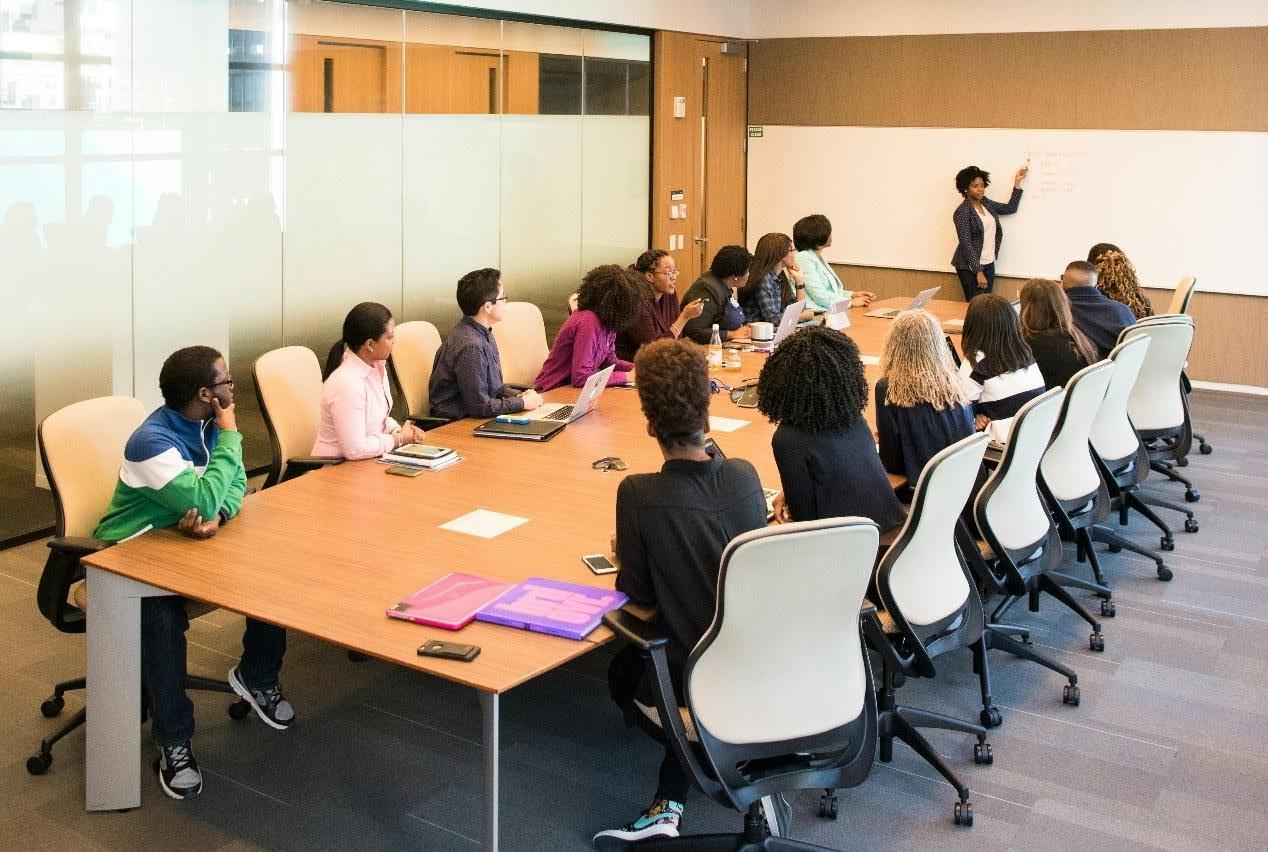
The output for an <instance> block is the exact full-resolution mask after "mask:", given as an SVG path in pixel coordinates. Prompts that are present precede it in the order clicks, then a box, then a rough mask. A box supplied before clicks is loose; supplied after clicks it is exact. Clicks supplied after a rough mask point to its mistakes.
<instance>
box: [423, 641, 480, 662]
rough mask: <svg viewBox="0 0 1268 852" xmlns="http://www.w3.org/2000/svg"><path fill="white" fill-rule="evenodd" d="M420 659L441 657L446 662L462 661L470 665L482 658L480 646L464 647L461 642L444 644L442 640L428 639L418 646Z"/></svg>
mask: <svg viewBox="0 0 1268 852" xmlns="http://www.w3.org/2000/svg"><path fill="white" fill-rule="evenodd" d="M418 656H420V657H440V658H441V659H444V660H460V661H462V662H464V663H469V662H471V661H472V660H474V659H475V658H476V657H478V656H480V646H479V645H464V644H462V643H460V642H444V641H442V640H440V639H428V640H427V641H426V642H424V643H423V644H422V645H419V646H418Z"/></svg>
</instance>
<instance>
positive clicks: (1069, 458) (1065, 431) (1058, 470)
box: [1039, 361, 1114, 500]
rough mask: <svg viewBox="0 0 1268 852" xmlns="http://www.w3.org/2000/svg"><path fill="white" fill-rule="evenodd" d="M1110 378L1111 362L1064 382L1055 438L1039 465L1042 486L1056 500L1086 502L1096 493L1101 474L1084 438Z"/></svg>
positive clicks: (1101, 364)
mask: <svg viewBox="0 0 1268 852" xmlns="http://www.w3.org/2000/svg"><path fill="white" fill-rule="evenodd" d="M1113 375H1114V363H1113V362H1112V361H1097V362H1096V363H1095V364H1093V365H1092V366H1090V367H1084V368H1083V369H1082V370H1079V372H1077V373H1075V374H1074V376H1072V377H1071V379H1070V381H1068V382H1066V386H1065V405H1064V406H1063V408H1062V412H1061V418H1060V420H1059V421H1058V424H1059V425H1058V426H1057V434H1056V435H1055V436H1054V437H1053V439H1052V443H1050V444H1049V445H1048V451H1047V452H1045V453H1044V455H1043V460H1042V461H1041V462H1040V463H1039V472H1040V474H1041V475H1042V476H1043V481H1044V483H1045V484H1047V486H1048V490H1049V491H1051V492H1052V496H1053V497H1056V498H1057V499H1058V500H1078V499H1081V498H1084V497H1088V498H1090V497H1092V496H1093V495H1095V494H1096V493H1097V491H1098V490H1099V489H1100V486H1101V474H1100V471H1099V470H1097V467H1096V462H1095V461H1093V460H1092V448H1091V446H1090V444H1089V443H1088V438H1089V435H1090V433H1091V431H1092V422H1093V421H1094V420H1095V419H1096V413H1097V412H1098V411H1100V409H1101V402H1102V400H1104V399H1105V389H1106V388H1108V387H1109V382H1110V377H1111V376H1113Z"/></svg>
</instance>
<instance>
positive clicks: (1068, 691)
mask: <svg viewBox="0 0 1268 852" xmlns="http://www.w3.org/2000/svg"><path fill="white" fill-rule="evenodd" d="M1061 703H1062V704H1069V705H1070V706H1071V707H1078V706H1079V686H1078V684H1074V683H1067V684H1066V685H1065V689H1064V690H1062V692H1061Z"/></svg>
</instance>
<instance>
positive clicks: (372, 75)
mask: <svg viewBox="0 0 1268 852" xmlns="http://www.w3.org/2000/svg"><path fill="white" fill-rule="evenodd" d="M400 53H401V46H400V45H399V44H388V43H386V42H375V41H369V40H362V39H338V38H327V37H322V36H309V35H297V36H296V37H295V47H294V51H293V53H292V60H291V64H292V68H293V69H294V80H293V83H292V85H293V98H294V100H293V109H294V111H295V112H399V111H400V109H401V104H400V91H401V85H400V73H401V66H400Z"/></svg>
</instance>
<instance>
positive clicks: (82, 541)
mask: <svg viewBox="0 0 1268 852" xmlns="http://www.w3.org/2000/svg"><path fill="white" fill-rule="evenodd" d="M145 415H146V412H145V408H144V407H143V406H142V405H141V403H140V402H138V401H137V400H135V399H133V398H132V397H130V396H107V397H100V398H98V399H89V400H84V401H83V402H77V403H74V404H73V405H68V406H66V407H65V408H62V409H60V410H58V411H55V412H54V413H52V414H50V415H49V416H48V417H46V418H44V420H43V421H41V422H40V425H39V428H38V429H37V431H36V441H37V442H38V444H39V450H40V456H41V458H42V459H43V462H44V475H45V476H46V477H47V478H48V484H49V488H50V489H51V490H52V493H53V505H54V506H55V507H56V510H57V525H56V527H55V529H56V535H55V536H54V537H53V538H52V539H51V540H50V541H49V543H48V546H49V555H48V561H47V562H45V563H44V572H43V573H42V574H41V575H40V584H39V588H38V590H37V591H36V602H37V603H38V604H39V608H40V613H41V614H42V615H43V616H44V617H45V618H47V619H48V620H49V623H50V624H52V625H53V626H54V627H56V628H57V629H58V630H60V631H61V632H62V633H83V632H85V631H86V630H87V629H88V620H87V619H88V603H89V602H88V600H87V588H86V585H85V583H84V582H83V580H84V568H83V566H82V565H81V564H80V562H79V560H80V559H82V558H83V557H85V556H87V555H89V554H91V553H96V552H97V551H99V550H103V549H105V548H107V547H110V544H111V543H110V542H105V541H101V540H99V539H95V538H92V533H93V530H94V529H96V527H97V523H98V521H100V520H101V517H102V515H104V514H105V513H106V509H107V508H109V506H110V498H111V496H112V495H113V494H114V490H115V484H116V483H117V482H118V481H119V465H120V463H121V462H122V460H123V448H124V445H125V444H126V443H127V442H128V438H129V437H130V436H131V435H132V433H133V432H135V431H136V429H137V427H138V426H140V425H141V423H142V421H144V420H145ZM185 608H186V611H187V612H188V613H189V617H190V618H196V617H198V616H199V615H203V614H205V613H208V612H210V611H211V610H212V609H214V607H211V606H207V605H205V604H195V603H193V602H186V604H185ZM84 680H85V679H84V678H82V677H78V678H74V679H72V680H66V681H62V682H61V683H59V684H57V685H56V686H54V687H53V694H52V695H50V696H49V697H48V698H46V699H44V702H43V703H42V704H41V705H40V713H41V714H43V715H44V717H45V718H49V719H51V718H53V717H55V716H57V715H59V714H60V713H61V712H62V709H63V708H64V707H65V706H66V700H65V698H64V697H63V696H65V694H66V693H67V692H71V691H73V690H77V689H83V688H84ZM185 685H186V687H187V688H189V689H202V690H208V691H211V692H224V693H228V694H230V695H233V694H234V692H233V689H232V688H230V686H229V684H228V683H226V682H224V681H220V680H212V679H210V678H205V677H195V676H193V675H190V676H188V677H187V679H186V682H185ZM235 697H236V696H235ZM249 709H250V708H249V707H248V705H246V704H245V702H242V701H240V700H239V701H236V702H235V703H234V704H231V705H230V708H229V714H230V715H231V716H233V718H235V719H242V718H245V717H246V714H247V711H248V710H249ZM86 715H87V708H86V707H85V708H82V709H80V711H79V712H78V713H76V714H75V715H74V716H72V717H71V718H70V719H69V720H68V721H67V722H66V723H65V724H64V725H62V727H61V728H59V729H58V730H57V731H56V732H54V733H53V735H52V736H50V737H48V738H46V739H44V740H43V741H42V742H41V743H40V750H39V752H38V753H36V754H35V755H33V756H32V757H30V758H28V759H27V762H26V769H27V772H29V773H31V774H32V775H43V774H44V773H45V772H47V771H48V768H49V767H50V766H52V765H53V744H54V743H56V742H57V741H58V740H60V739H62V738H63V737H65V736H66V735H67V734H69V733H70V732H71V731H73V730H75V729H76V728H78V727H79V726H80V725H82V724H83V723H84V719H85V717H86Z"/></svg>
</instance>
